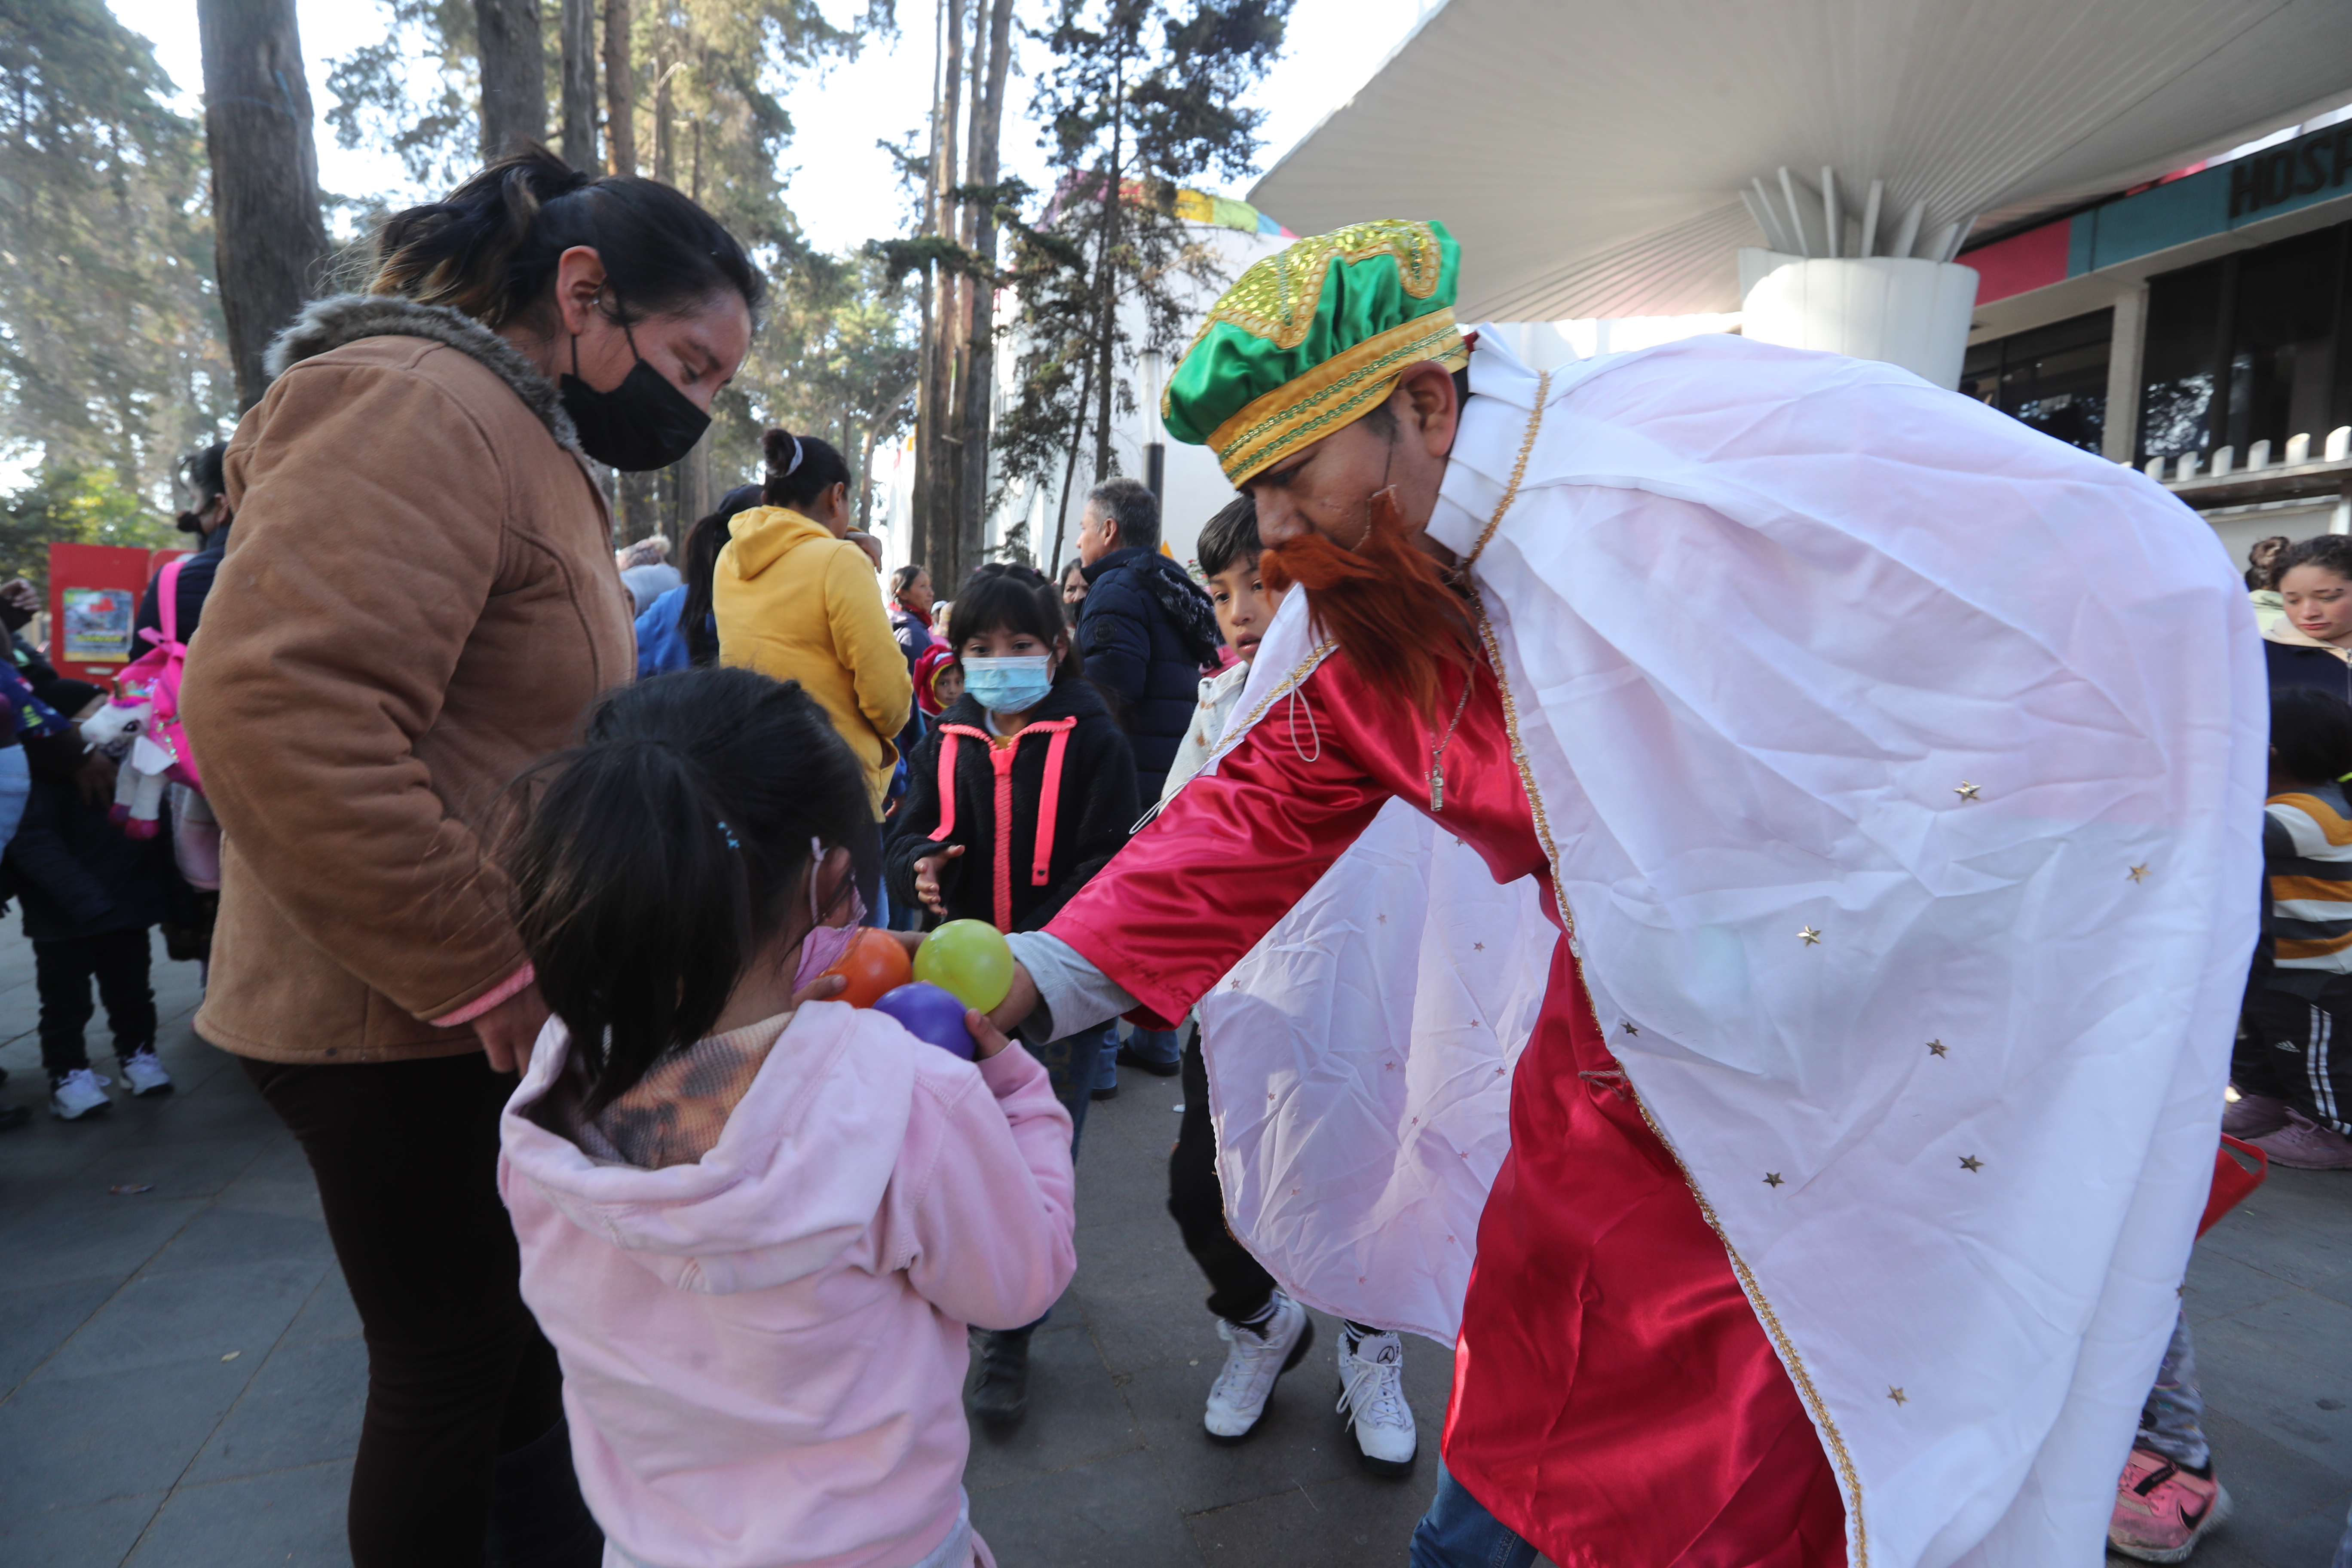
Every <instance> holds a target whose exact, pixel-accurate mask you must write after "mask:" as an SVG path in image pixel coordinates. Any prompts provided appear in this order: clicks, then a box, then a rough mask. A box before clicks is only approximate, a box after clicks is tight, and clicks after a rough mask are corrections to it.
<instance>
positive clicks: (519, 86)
mask: <svg viewBox="0 0 2352 1568" xmlns="http://www.w3.org/2000/svg"><path fill="white" fill-rule="evenodd" d="M474 31H475V34H476V37H478V39H479V42H480V48H481V66H482V162H484V163H488V162H489V161H490V160H491V159H493V158H503V157H505V156H506V155H507V154H508V153H513V152H517V151H520V149H521V147H522V145H523V144H524V143H525V142H538V141H541V140H543V139H544V138H545V137H546V135H547V46H546V45H545V44H544V43H543V42H541V38H540V35H539V3H538V0H474Z"/></svg>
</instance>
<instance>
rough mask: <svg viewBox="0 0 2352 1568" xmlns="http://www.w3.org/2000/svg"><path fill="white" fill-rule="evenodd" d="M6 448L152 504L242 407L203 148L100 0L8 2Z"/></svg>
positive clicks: (3, 40) (2, 294) (3, 50)
mask: <svg viewBox="0 0 2352 1568" xmlns="http://www.w3.org/2000/svg"><path fill="white" fill-rule="evenodd" d="M0 79H4V80H5V82H6V84H7V85H6V88H5V90H0V432H5V436H0V453H5V456H7V457H9V458H13V459H16V460H18V461H22V462H26V463H27V464H29V465H31V466H34V467H37V468H41V469H42V470H43V471H44V472H45V473H46V472H51V471H57V472H63V471H68V470H70V471H73V472H76V473H79V472H83V471H86V470H88V469H89V468H103V469H105V470H107V471H109V472H110V474H111V475H112V476H113V479H114V482H115V483H116V485H117V486H118V487H119V488H120V489H121V491H123V492H125V493H128V494H131V495H132V496H137V497H143V498H146V499H147V500H150V501H151V502H159V501H161V500H163V499H164V498H165V495H166V487H167V482H168V480H169V479H170V476H171V474H172V471H173V467H174V465H175V464H176V462H177V460H178V458H179V457H180V455H181V453H182V452H184V450H185V449H186V448H187V447H191V446H194V445H196V444H199V443H201V442H204V441H209V440H212V439H214V438H215V436H216V434H217V432H218V431H219V430H220V429H221V428H222V427H223V426H224V425H225V422H226V420H227V419H228V418H229V417H230V416H233V415H234V413H235V412H236V388H235V384H234V380H233V376H232V373H231V371H230V368H229V363H228V354H227V347H226V341H225V338H224V332H223V324H222V321H221V314H220V307H219V302H218V299H217V296H216V295H215V285H214V281H213V258H212V235H211V219H210V216H209V213H208V210H207V208H208V204H206V203H205V201H204V199H203V191H204V184H203V181H204V145H203V142H202V140H201V132H200V131H199V129H198V127H197V126H196V125H195V123H194V121H190V120H188V119H186V118H184V117H183V116H181V115H178V114H174V113H173V112H171V111H170V110H167V109H165V108H164V107H163V102H162V100H163V99H164V98H166V97H167V96H169V95H170V94H171V93H172V91H173V84H172V82H171V80H170V79H169V78H167V77H166V76H165V75H164V74H163V71H162V69H161V68H158V67H157V65H156V64H155V58H154V52H153V50H152V48H151V47H150V46H149V45H148V44H147V42H146V40H145V39H143V38H141V37H137V36H136V35H134V34H132V33H131V32H129V31H128V30H126V29H125V28H124V27H123V26H121V24H119V23H118V22H116V21H115V19H114V17H113V16H112V15H111V14H110V13H109V12H108V10H107V9H106V7H105V6H104V5H103V4H101V3H100V0H13V3H12V4H11V5H8V6H7V7H6V8H5V9H0Z"/></svg>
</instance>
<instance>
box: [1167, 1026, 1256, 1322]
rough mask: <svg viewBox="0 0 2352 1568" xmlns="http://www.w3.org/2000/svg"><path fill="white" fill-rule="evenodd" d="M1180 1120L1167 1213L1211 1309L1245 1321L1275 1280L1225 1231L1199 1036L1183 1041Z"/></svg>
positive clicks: (1195, 1032) (1170, 1162) (1170, 1158)
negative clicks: (1204, 1279)
mask: <svg viewBox="0 0 2352 1568" xmlns="http://www.w3.org/2000/svg"><path fill="white" fill-rule="evenodd" d="M1182 1067H1183V1074H1182V1081H1183V1084H1184V1120H1183V1121H1181V1123H1179V1124H1178V1127H1177V1131H1176V1150H1175V1152H1173V1153H1171V1154H1170V1155H1169V1156H1168V1212H1169V1213H1170V1214H1171V1215H1175V1216H1176V1228H1177V1229H1178V1230H1180V1231H1181V1232H1183V1234H1184V1250H1185V1251H1187V1252H1189V1253H1191V1254H1192V1261H1193V1262H1195V1263H1197V1264H1199V1265H1200V1266H1201V1272H1202V1273H1203V1274H1205V1275H1207V1276H1208V1277H1209V1310H1211V1311H1212V1312H1214V1313H1215V1314H1216V1315H1217V1316H1219V1317H1220V1318H1232V1319H1234V1320H1236V1321H1245V1320H1247V1319H1250V1318H1255V1317H1256V1316H1257V1315H1258V1314H1259V1313H1260V1312H1262V1311H1264V1310H1265V1304H1266V1301H1267V1300H1268V1299H1269V1298H1270V1297H1272V1296H1273V1294H1274V1276H1273V1275H1271V1274H1268V1273H1267V1272H1266V1271H1265V1266H1264V1265H1262V1264H1261V1263H1259V1262H1258V1260H1257V1259H1256V1258H1252V1257H1251V1256H1250V1252H1249V1248H1248V1247H1244V1246H1243V1245H1242V1244H1241V1243H1240V1242H1239V1241H1237V1240H1235V1239H1234V1233H1233V1232H1232V1231H1231V1230H1229V1229H1227V1228H1226V1226H1225V1189H1224V1184H1223V1183H1222V1182H1220V1181H1218V1180H1217V1130H1216V1124H1215V1123H1214V1122H1213V1121H1211V1120H1210V1119H1209V1069H1208V1066H1207V1064H1206V1063H1204V1062H1203V1061H1202V1059H1201V1031H1200V1030H1199V1029H1197V1028H1196V1029H1194V1030H1193V1031H1192V1037H1191V1038H1190V1039H1188V1040H1186V1041H1185V1042H1184V1056H1183V1061H1182Z"/></svg>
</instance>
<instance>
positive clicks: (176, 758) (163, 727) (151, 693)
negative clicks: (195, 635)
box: [116, 556, 205, 792]
mask: <svg viewBox="0 0 2352 1568" xmlns="http://www.w3.org/2000/svg"><path fill="white" fill-rule="evenodd" d="M186 561H187V557H185V556H182V557H180V558H179V559H178V560H176V561H173V562H172V563H170V564H169V565H167V566H165V567H164V568H163V571H162V573H160V574H158V575H157V576H156V579H155V609H156V612H157V614H158V616H159V617H160V618H161V619H162V621H163V630H162V631H161V632H155V631H152V630H151V631H143V632H142V633H140V634H139V635H140V636H142V637H145V638H147V639H148V640H149V641H150V642H152V643H153V644H154V645H155V646H154V647H152V648H150V649H148V651H147V652H145V653H143V654H142V655H140V656H139V658H137V659H136V660H134V661H132V662H131V663H130V664H128V665H126V666H124V667H123V670H122V673H121V675H120V676H118V677H116V680H117V681H118V683H119V684H120V685H121V687H123V688H125V689H129V688H131V687H134V686H135V687H139V688H142V689H144V690H145V691H146V693H147V695H148V697H149V698H150V699H152V700H153V702H154V704H155V709H154V712H153V715H152V717H151V718H150V720H149V721H148V729H147V735H146V738H147V739H148V740H151V741H153V742H155V743H156V744H157V745H158V746H161V747H162V748H163V750H165V751H167V752H171V753H172V759H173V761H172V766H171V767H170V769H169V770H168V771H167V773H166V776H167V777H169V778H170V779H171V780H172V782H173V783H174V784H186V785H187V786H188V787H189V788H190V789H193V790H196V791H198V792H202V790H203V789H204V787H205V784H204V780H203V779H202V778H201V777H199V776H198V775H197V773H196V754H195V752H194V750H193V749H192V748H191V747H190V746H189V744H188V737H187V733H186V731H183V730H182V729H181V728H180V672H181V671H182V670H183V669H184V668H186V666H187V662H188V645H187V644H185V643H184V642H182V641H181V640H180V568H181V567H182V566H183V565H184V564H185V563H186Z"/></svg>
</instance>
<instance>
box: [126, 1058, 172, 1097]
mask: <svg viewBox="0 0 2352 1568" xmlns="http://www.w3.org/2000/svg"><path fill="white" fill-rule="evenodd" d="M120 1059H121V1063H122V1076H123V1078H124V1079H126V1080H128V1081H129V1083H130V1085H131V1093H133V1094H169V1093H171V1092H172V1075H171V1074H170V1073H167V1072H165V1071H164V1070H163V1063H162V1062H160V1061H158V1060H156V1059H155V1053H154V1051H153V1050H152V1049H149V1050H143V1051H133V1052H131V1054H130V1055H129V1056H127V1057H123V1058H120Z"/></svg>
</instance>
